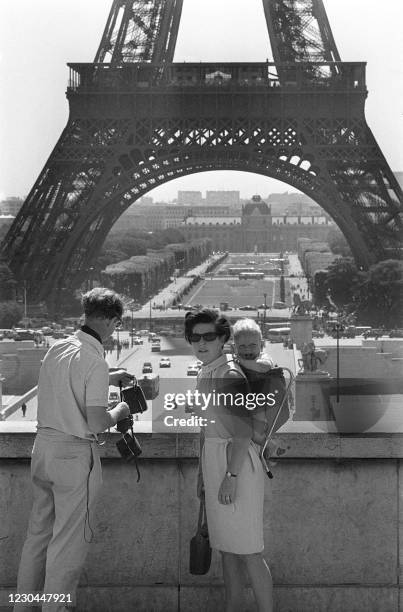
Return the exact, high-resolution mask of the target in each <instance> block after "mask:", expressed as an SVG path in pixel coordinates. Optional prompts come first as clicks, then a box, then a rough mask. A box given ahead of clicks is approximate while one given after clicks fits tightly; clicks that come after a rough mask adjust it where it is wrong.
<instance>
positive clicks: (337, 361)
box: [333, 321, 343, 403]
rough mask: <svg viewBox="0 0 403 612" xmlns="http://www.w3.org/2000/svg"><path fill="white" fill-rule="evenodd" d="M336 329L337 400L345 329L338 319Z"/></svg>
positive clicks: (337, 397)
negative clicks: (342, 332)
mask: <svg viewBox="0 0 403 612" xmlns="http://www.w3.org/2000/svg"><path fill="white" fill-rule="evenodd" d="M333 329H334V331H335V332H336V402H337V403H339V401H340V343H339V340H340V331H341V330H342V329H343V326H342V324H341V323H340V321H336V323H335V324H334V328H333Z"/></svg>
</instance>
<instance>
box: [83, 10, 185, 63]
mask: <svg viewBox="0 0 403 612" xmlns="http://www.w3.org/2000/svg"><path fill="white" fill-rule="evenodd" d="M182 4H183V0H114V2H113V4H112V8H111V11H110V13H109V17H108V20H107V23H106V27H105V30H104V33H103V36H102V40H101V44H100V46H99V48H98V51H97V53H96V55H95V59H94V62H110V63H111V64H120V63H122V62H172V60H173V56H174V51H175V44H176V38H177V35H178V28H179V22H180V17H181V12H182Z"/></svg>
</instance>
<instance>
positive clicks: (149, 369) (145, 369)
mask: <svg viewBox="0 0 403 612" xmlns="http://www.w3.org/2000/svg"><path fill="white" fill-rule="evenodd" d="M141 371H142V373H143V374H152V372H153V366H152V365H151V362H150V361H145V362H144V363H143V369H142V370H141Z"/></svg>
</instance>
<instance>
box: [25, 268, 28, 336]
mask: <svg viewBox="0 0 403 612" xmlns="http://www.w3.org/2000/svg"><path fill="white" fill-rule="evenodd" d="M27 312H28V309H27V281H26V280H24V320H25V327H27Z"/></svg>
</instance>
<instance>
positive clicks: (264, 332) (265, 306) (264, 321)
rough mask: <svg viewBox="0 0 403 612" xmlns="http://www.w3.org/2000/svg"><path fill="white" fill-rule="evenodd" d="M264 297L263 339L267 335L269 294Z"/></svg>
mask: <svg viewBox="0 0 403 612" xmlns="http://www.w3.org/2000/svg"><path fill="white" fill-rule="evenodd" d="M263 297H264V313H263V337H265V335H266V308H267V301H266V298H267V293H264V294H263Z"/></svg>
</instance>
